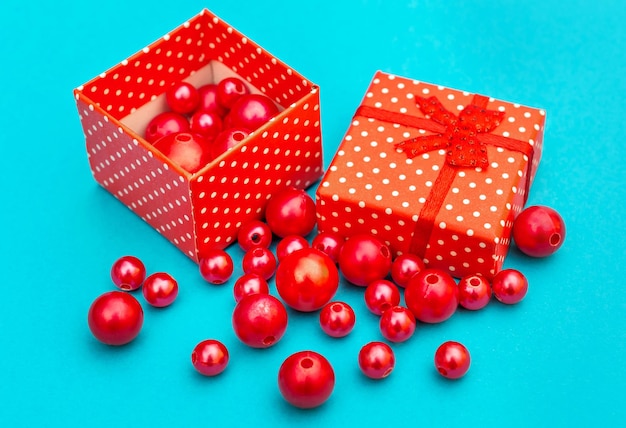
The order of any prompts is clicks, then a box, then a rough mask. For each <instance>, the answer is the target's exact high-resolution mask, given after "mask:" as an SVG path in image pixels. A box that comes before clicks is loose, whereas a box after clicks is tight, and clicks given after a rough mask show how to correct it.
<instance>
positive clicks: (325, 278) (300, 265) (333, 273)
mask: <svg viewBox="0 0 626 428" xmlns="http://www.w3.org/2000/svg"><path fill="white" fill-rule="evenodd" d="M338 287H339V272H338V271H337V267H336V266H335V263H333V261H332V260H331V259H330V257H328V256H327V255H326V254H324V253H322V252H321V251H318V250H316V249H314V248H304V249H302V250H300V251H296V252H295V253H292V254H290V255H288V256H287V257H285V258H284V259H283V260H282V261H281V262H280V264H279V265H278V269H277V270H276V290H277V291H278V294H279V295H280V297H281V298H282V299H283V301H284V302H285V304H287V305H288V306H290V307H292V308H293V309H295V310H298V311H302V312H312V311H316V310H318V309H321V308H322V307H323V306H324V305H325V304H327V303H328V302H330V300H331V299H332V298H333V297H334V295H335V293H336V292H337V288H338Z"/></svg>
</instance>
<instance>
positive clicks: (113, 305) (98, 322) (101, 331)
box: [87, 291, 143, 345]
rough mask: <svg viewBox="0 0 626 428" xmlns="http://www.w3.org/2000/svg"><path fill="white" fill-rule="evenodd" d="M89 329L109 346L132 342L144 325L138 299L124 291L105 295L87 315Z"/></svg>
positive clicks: (96, 301) (93, 304)
mask: <svg viewBox="0 0 626 428" xmlns="http://www.w3.org/2000/svg"><path fill="white" fill-rule="evenodd" d="M87 323H88V324H89V329H90V330H91V333H92V334H93V335H94V337H95V338H96V339H98V340H99V341H100V342H102V343H105V344H107V345H124V344H126V343H128V342H130V341H132V340H133V339H134V338H135V337H137V335H138V334H139V332H140V331H141V326H142V325H143V309H142V308H141V304H140V303H139V301H138V300H137V299H135V298H134V297H133V296H132V295H131V294H129V293H125V292H123V291H110V292H108V293H104V294H102V295H101V296H99V297H98V298H96V300H94V302H93V303H92V304H91V307H90V308H89V314H88V315H87Z"/></svg>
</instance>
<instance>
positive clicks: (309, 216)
mask: <svg viewBox="0 0 626 428" xmlns="http://www.w3.org/2000/svg"><path fill="white" fill-rule="evenodd" d="M265 221H266V222H267V224H268V225H269V227H270V229H272V232H274V234H275V235H276V236H279V237H281V238H284V237H285V236H288V235H300V236H305V235H308V234H309V233H310V232H311V231H312V230H313V228H314V227H315V223H316V221H317V218H316V215H315V202H313V199H312V198H311V197H310V196H309V195H308V194H307V193H306V192H305V191H304V190H302V189H296V188H295V187H287V188H285V189H282V190H280V191H279V192H277V193H275V194H274V195H272V197H271V198H270V200H269V201H268V202H267V205H266V207H265Z"/></svg>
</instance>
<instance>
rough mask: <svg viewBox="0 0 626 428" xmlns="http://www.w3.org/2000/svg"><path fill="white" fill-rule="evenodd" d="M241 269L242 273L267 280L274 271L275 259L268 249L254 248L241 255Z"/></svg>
mask: <svg viewBox="0 0 626 428" xmlns="http://www.w3.org/2000/svg"><path fill="white" fill-rule="evenodd" d="M241 264H242V268H243V271H244V273H256V274H259V275H261V276H262V277H263V279H265V280H268V279H270V278H271V277H272V276H273V275H274V272H275V271H276V257H275V256H274V253H272V251H271V250H270V249H269V248H264V247H256V248H253V249H251V250H250V251H248V252H246V253H245V254H244V255H243V258H242V261H241Z"/></svg>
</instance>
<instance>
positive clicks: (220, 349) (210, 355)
mask: <svg viewBox="0 0 626 428" xmlns="http://www.w3.org/2000/svg"><path fill="white" fill-rule="evenodd" d="M228 360H229V355H228V349H227V348H226V346H224V344H223V343H222V342H220V341H218V340H214V339H208V340H203V341H202V342H200V343H198V344H197V345H196V347H195V348H194V350H193V352H192V353H191V363H192V364H193V367H194V368H195V369H196V370H197V371H198V373H200V374H202V375H204V376H216V375H218V374H220V373H222V372H223V371H224V370H225V369H226V366H227V365H228Z"/></svg>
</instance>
